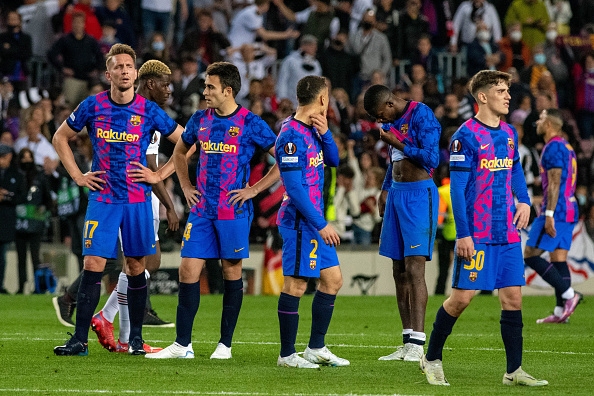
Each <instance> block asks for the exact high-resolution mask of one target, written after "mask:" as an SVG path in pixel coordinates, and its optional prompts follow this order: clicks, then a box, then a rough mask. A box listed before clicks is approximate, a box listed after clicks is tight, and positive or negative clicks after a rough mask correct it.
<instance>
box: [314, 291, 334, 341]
mask: <svg viewBox="0 0 594 396" xmlns="http://www.w3.org/2000/svg"><path fill="white" fill-rule="evenodd" d="M334 300H336V296H335V295H332V294H326V293H322V292H321V291H319V290H318V291H317V292H316V294H315V296H314V299H313V303H312V304H311V336H310V338H309V345H308V346H309V347H310V348H312V349H317V348H323V347H324V345H326V344H325V342H324V338H325V337H326V332H327V331H328V326H330V320H331V319H332V311H334Z"/></svg>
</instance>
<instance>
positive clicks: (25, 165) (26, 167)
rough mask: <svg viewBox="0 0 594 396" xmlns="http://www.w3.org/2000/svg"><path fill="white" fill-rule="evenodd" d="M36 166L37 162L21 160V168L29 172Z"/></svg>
mask: <svg viewBox="0 0 594 396" xmlns="http://www.w3.org/2000/svg"><path fill="white" fill-rule="evenodd" d="M34 168H35V164H34V163H33V162H21V169H22V170H23V171H25V172H29V171H31V170H33V169H34Z"/></svg>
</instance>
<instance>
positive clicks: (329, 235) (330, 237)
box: [318, 224, 340, 246]
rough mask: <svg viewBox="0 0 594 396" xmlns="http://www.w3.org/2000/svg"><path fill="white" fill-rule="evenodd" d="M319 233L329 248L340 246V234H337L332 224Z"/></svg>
mask: <svg viewBox="0 0 594 396" xmlns="http://www.w3.org/2000/svg"><path fill="white" fill-rule="evenodd" d="M318 232H319V233H320V236H321V237H322V239H323V240H324V242H325V243H326V245H329V246H338V245H340V237H339V236H338V234H337V233H336V231H335V230H334V228H333V227H332V226H331V225H330V224H328V225H326V227H324V228H322V229H321V230H320V231H318Z"/></svg>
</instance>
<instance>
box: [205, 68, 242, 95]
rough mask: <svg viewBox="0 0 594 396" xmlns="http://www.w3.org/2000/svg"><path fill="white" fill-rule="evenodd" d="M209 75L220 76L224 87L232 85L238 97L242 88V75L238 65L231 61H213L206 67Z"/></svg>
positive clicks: (234, 93) (232, 89)
mask: <svg viewBox="0 0 594 396" xmlns="http://www.w3.org/2000/svg"><path fill="white" fill-rule="evenodd" d="M206 75H207V76H218V77H219V80H220V81H221V86H222V87H223V89H225V88H227V87H231V91H232V92H233V97H236V96H237V94H238V93H239V90H240V89H241V76H240V75H239V70H238V69H237V66H235V65H234V64H232V63H229V62H215V63H211V64H210V65H209V66H208V67H207V68H206Z"/></svg>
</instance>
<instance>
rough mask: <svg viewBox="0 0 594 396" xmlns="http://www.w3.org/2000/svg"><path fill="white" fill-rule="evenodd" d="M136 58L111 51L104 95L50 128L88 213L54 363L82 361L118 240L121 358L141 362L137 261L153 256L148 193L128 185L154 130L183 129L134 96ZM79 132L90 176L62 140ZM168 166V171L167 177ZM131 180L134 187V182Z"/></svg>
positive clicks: (117, 48) (126, 50) (140, 265)
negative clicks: (122, 284) (123, 321)
mask: <svg viewBox="0 0 594 396" xmlns="http://www.w3.org/2000/svg"><path fill="white" fill-rule="evenodd" d="M135 62H136V54H135V52H134V50H133V49H132V48H131V47H129V46H127V45H124V44H116V45H114V46H113V47H111V49H110V51H109V53H108V54H107V56H106V66H107V71H106V73H105V75H106V77H107V79H108V81H110V83H111V89H110V90H109V91H105V92H102V93H100V94H97V95H94V96H90V97H88V98H87V99H85V100H84V101H83V102H82V103H81V104H80V105H79V106H78V107H77V109H76V110H74V112H73V113H72V114H71V115H70V117H69V118H68V119H67V120H66V121H65V122H64V123H63V124H62V125H61V126H60V128H58V131H57V132H56V134H55V135H54V139H53V143H54V147H55V148H56V151H57V152H58V155H59V156H60V159H61V161H62V163H63V164H64V167H65V168H66V170H67V171H68V173H69V174H70V176H71V177H72V179H73V180H74V181H75V182H76V183H77V184H78V185H79V186H84V187H88V188H89V189H90V190H91V192H90V193H89V206H88V208H87V214H86V218H85V228H84V231H83V240H84V246H83V254H84V256H85V258H84V263H85V264H84V274H83V277H82V280H81V285H80V288H79V291H78V299H77V301H78V305H77V313H76V326H75V332H74V335H73V336H72V337H71V338H70V339H69V340H68V341H67V342H66V344H64V345H62V346H57V347H55V348H54V353H55V354H56V355H87V354H88V347H87V340H88V332H89V325H90V324H91V318H92V317H93V312H94V310H95V308H96V307H97V303H98V302H99V294H100V292H101V277H102V275H103V268H104V267H105V262H106V258H115V257H116V255H117V240H118V233H119V230H120V229H121V233H122V248H123V251H124V255H125V256H126V273H127V277H128V304H129V311H130V342H129V346H128V353H130V354H132V355H144V354H145V353H146V351H145V350H144V347H143V345H144V343H143V340H142V322H143V318H144V308H145V305H146V294H147V288H146V278H145V273H144V270H145V256H150V255H152V254H155V247H154V240H155V239H154V230H153V216H152V208H151V186H150V185H149V184H146V183H141V182H138V183H137V182H135V180H138V179H137V178H136V176H137V172H138V171H139V168H138V165H140V164H142V165H144V164H146V150H147V147H148V145H149V143H150V140H151V138H152V135H153V131H155V130H159V131H161V132H162V133H163V135H164V136H167V137H168V139H170V140H171V141H174V142H177V139H178V138H179V137H180V136H181V133H182V131H183V128H182V127H181V126H179V125H177V124H176V123H175V121H173V120H172V119H171V118H169V116H168V115H167V113H165V112H164V111H163V110H161V109H160V108H159V106H158V105H157V104H155V103H153V102H151V101H149V100H147V99H145V98H143V97H142V96H140V95H137V94H136V93H135V92H134V81H135V80H136V77H137V71H136V66H135ZM83 127H86V128H87V130H88V132H89V136H90V138H91V143H92V145H93V165H92V170H91V171H90V172H87V173H85V174H82V173H81V171H80V169H79V168H78V166H77V165H76V163H75V162H74V156H73V154H72V150H71V149H70V147H69V145H68V140H69V139H70V138H73V137H74V136H75V135H76V133H78V132H79V131H80V130H81V129H82V128H83ZM172 168H173V165H172V164H171V165H169V166H168V169H170V170H171V169H172ZM135 178H136V179H135Z"/></svg>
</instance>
